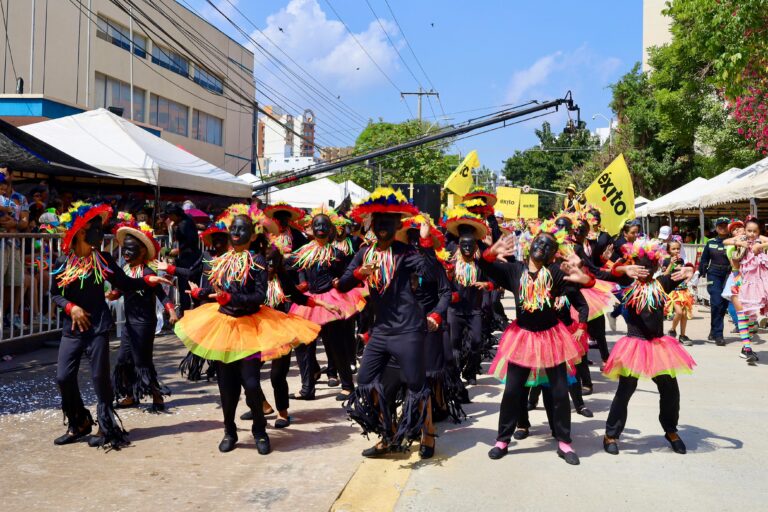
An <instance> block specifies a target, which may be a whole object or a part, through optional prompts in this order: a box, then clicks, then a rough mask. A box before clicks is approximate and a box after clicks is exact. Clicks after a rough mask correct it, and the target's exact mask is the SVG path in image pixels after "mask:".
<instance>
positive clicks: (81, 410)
mask: <svg viewBox="0 0 768 512" xmlns="http://www.w3.org/2000/svg"><path fill="white" fill-rule="evenodd" d="M108 336H109V334H108V333H102V334H96V335H93V336H88V337H85V336H84V337H82V338H75V337H71V336H68V335H66V334H65V335H64V336H62V338H61V343H60V344H59V353H58V358H57V367H56V384H58V386H59V391H60V392H61V408H62V410H63V411H64V414H65V415H66V416H67V420H68V421H69V423H70V425H79V424H81V423H82V421H83V418H84V417H85V416H86V409H85V405H83V397H82V395H81V394H80V386H79V384H78V382H77V374H78V372H79V370H80V359H82V357H83V354H85V355H87V356H88V359H89V360H90V364H91V380H92V381H93V389H94V391H95V392H96V400H97V401H98V403H99V406H103V407H105V408H111V406H112V400H114V395H113V392H112V382H111V380H110V373H109V339H108ZM100 408H102V407H100Z"/></svg>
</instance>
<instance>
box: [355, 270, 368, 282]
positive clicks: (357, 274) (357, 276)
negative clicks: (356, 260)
mask: <svg viewBox="0 0 768 512" xmlns="http://www.w3.org/2000/svg"><path fill="white" fill-rule="evenodd" d="M352 275H353V276H355V279H357V280H358V281H365V278H366V276H364V275H363V274H361V273H360V269H359V268H356V269H355V271H354V272H352Z"/></svg>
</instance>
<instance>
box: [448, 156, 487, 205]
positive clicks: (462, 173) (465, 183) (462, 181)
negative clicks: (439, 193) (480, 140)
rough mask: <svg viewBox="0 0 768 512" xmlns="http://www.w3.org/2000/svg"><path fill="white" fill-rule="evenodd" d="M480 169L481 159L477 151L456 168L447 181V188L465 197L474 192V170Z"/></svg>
mask: <svg viewBox="0 0 768 512" xmlns="http://www.w3.org/2000/svg"><path fill="white" fill-rule="evenodd" d="M478 167H480V159H478V158H477V151H475V150H472V151H470V152H469V153H468V154H467V156H466V157H465V158H464V161H463V162H461V164H460V165H459V166H458V167H457V168H456V170H455V171H453V172H452V173H451V175H450V176H448V179H447V180H445V185H443V186H444V187H445V188H447V189H449V190H450V191H451V192H453V193H454V194H458V195H460V196H465V195H467V194H468V193H469V191H470V190H472V184H473V183H474V181H473V179H472V169H477V168H478Z"/></svg>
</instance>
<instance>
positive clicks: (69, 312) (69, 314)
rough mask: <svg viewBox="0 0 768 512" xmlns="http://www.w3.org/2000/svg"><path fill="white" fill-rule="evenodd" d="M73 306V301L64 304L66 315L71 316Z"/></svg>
mask: <svg viewBox="0 0 768 512" xmlns="http://www.w3.org/2000/svg"><path fill="white" fill-rule="evenodd" d="M74 307H75V303H74V302H70V303H68V304H67V305H66V306H64V313H66V314H67V316H72V308H74Z"/></svg>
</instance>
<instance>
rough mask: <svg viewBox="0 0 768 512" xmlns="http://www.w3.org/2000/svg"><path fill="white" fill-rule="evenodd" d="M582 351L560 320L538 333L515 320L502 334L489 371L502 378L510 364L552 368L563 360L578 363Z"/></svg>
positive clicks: (504, 377) (504, 376) (503, 378)
mask: <svg viewBox="0 0 768 512" xmlns="http://www.w3.org/2000/svg"><path fill="white" fill-rule="evenodd" d="M582 353H583V352H582V346H581V344H580V343H579V342H578V341H576V338H574V337H573V334H571V333H570V332H568V329H567V328H566V327H565V326H564V325H563V324H562V323H561V322H558V323H557V324H555V326H554V327H551V328H550V329H547V330H545V331H537V332H534V331H528V330H525V329H521V328H520V327H519V326H518V325H517V322H513V323H512V324H511V325H510V326H509V327H507V330H505V331H504V334H502V335H501V339H500V340H499V347H498V349H497V350H496V357H495V358H494V359H493V362H492V363H491V368H490V370H489V372H488V373H490V374H491V375H493V376H495V377H496V378H497V379H499V380H501V381H503V380H505V379H506V376H507V364H508V363H514V364H516V365H518V366H523V367H525V368H532V369H534V368H535V369H543V368H552V367H553V366H557V365H559V364H561V363H563V362H569V363H571V364H575V362H577V361H579V360H580V358H581V355H582Z"/></svg>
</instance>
